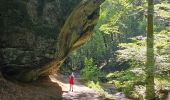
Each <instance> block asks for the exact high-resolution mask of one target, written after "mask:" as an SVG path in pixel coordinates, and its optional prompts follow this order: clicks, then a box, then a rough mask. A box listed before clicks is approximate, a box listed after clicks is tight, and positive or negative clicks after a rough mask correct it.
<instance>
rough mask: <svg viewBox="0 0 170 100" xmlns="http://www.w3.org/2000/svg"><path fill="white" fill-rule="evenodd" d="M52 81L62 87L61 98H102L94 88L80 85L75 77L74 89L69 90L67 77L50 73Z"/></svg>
mask: <svg viewBox="0 0 170 100" xmlns="http://www.w3.org/2000/svg"><path fill="white" fill-rule="evenodd" d="M49 77H50V79H51V81H52V82H56V83H58V84H59V85H60V86H61V87H62V91H63V100H103V99H102V97H101V96H100V95H99V94H98V93H97V92H95V91H94V90H92V89H90V88H88V87H86V86H84V85H82V84H81V83H80V82H78V81H77V80H76V79H75V80H76V81H75V85H74V91H73V92H71V91H68V90H69V84H68V78H67V77H65V76H63V75H59V76H57V75H50V76H49Z"/></svg>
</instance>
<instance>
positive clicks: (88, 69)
mask: <svg viewBox="0 0 170 100" xmlns="http://www.w3.org/2000/svg"><path fill="white" fill-rule="evenodd" d="M81 74H82V75H81V77H82V78H83V79H84V80H85V81H94V82H97V81H99V80H100V76H101V75H102V72H101V71H100V69H99V68H97V66H96V65H95V64H94V63H93V60H92V59H87V58H85V62H84V69H83V70H82V72H81Z"/></svg>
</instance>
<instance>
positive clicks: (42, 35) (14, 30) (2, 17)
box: [0, 0, 103, 81]
mask: <svg viewBox="0 0 170 100" xmlns="http://www.w3.org/2000/svg"><path fill="white" fill-rule="evenodd" d="M0 2H1V3H0V22H1V27H0V32H1V33H0V35H1V36H0V70H1V72H2V74H3V75H4V76H6V77H7V78H12V79H17V80H20V81H31V80H35V79H37V77H38V76H40V75H45V74H50V73H52V72H55V71H56V70H58V68H59V66H60V65H61V64H62V62H63V61H64V59H65V58H66V57H67V55H68V54H69V53H70V52H71V51H72V50H74V49H76V48H77V47H79V46H80V45H82V44H84V43H85V42H86V41H87V40H88V39H89V38H90V36H91V34H92V30H93V28H94V26H95V24H96V22H97V19H98V16H99V6H100V5H101V3H102V2H103V0H12V1H9V0H1V1H0Z"/></svg>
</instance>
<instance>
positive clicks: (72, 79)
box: [69, 72, 74, 92]
mask: <svg viewBox="0 0 170 100" xmlns="http://www.w3.org/2000/svg"><path fill="white" fill-rule="evenodd" d="M69 84H70V90H69V91H72V92H73V85H74V73H73V72H72V73H71V75H70V76H69Z"/></svg>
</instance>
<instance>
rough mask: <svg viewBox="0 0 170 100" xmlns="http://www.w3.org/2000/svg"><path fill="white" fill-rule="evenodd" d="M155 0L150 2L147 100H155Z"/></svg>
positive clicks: (149, 0)
mask: <svg viewBox="0 0 170 100" xmlns="http://www.w3.org/2000/svg"><path fill="white" fill-rule="evenodd" d="M153 13H154V4H153V0H148V16H147V22H148V26H147V40H146V42H147V52H146V55H147V59H146V100H155V90H154V48H153V43H154V38H153Z"/></svg>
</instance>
